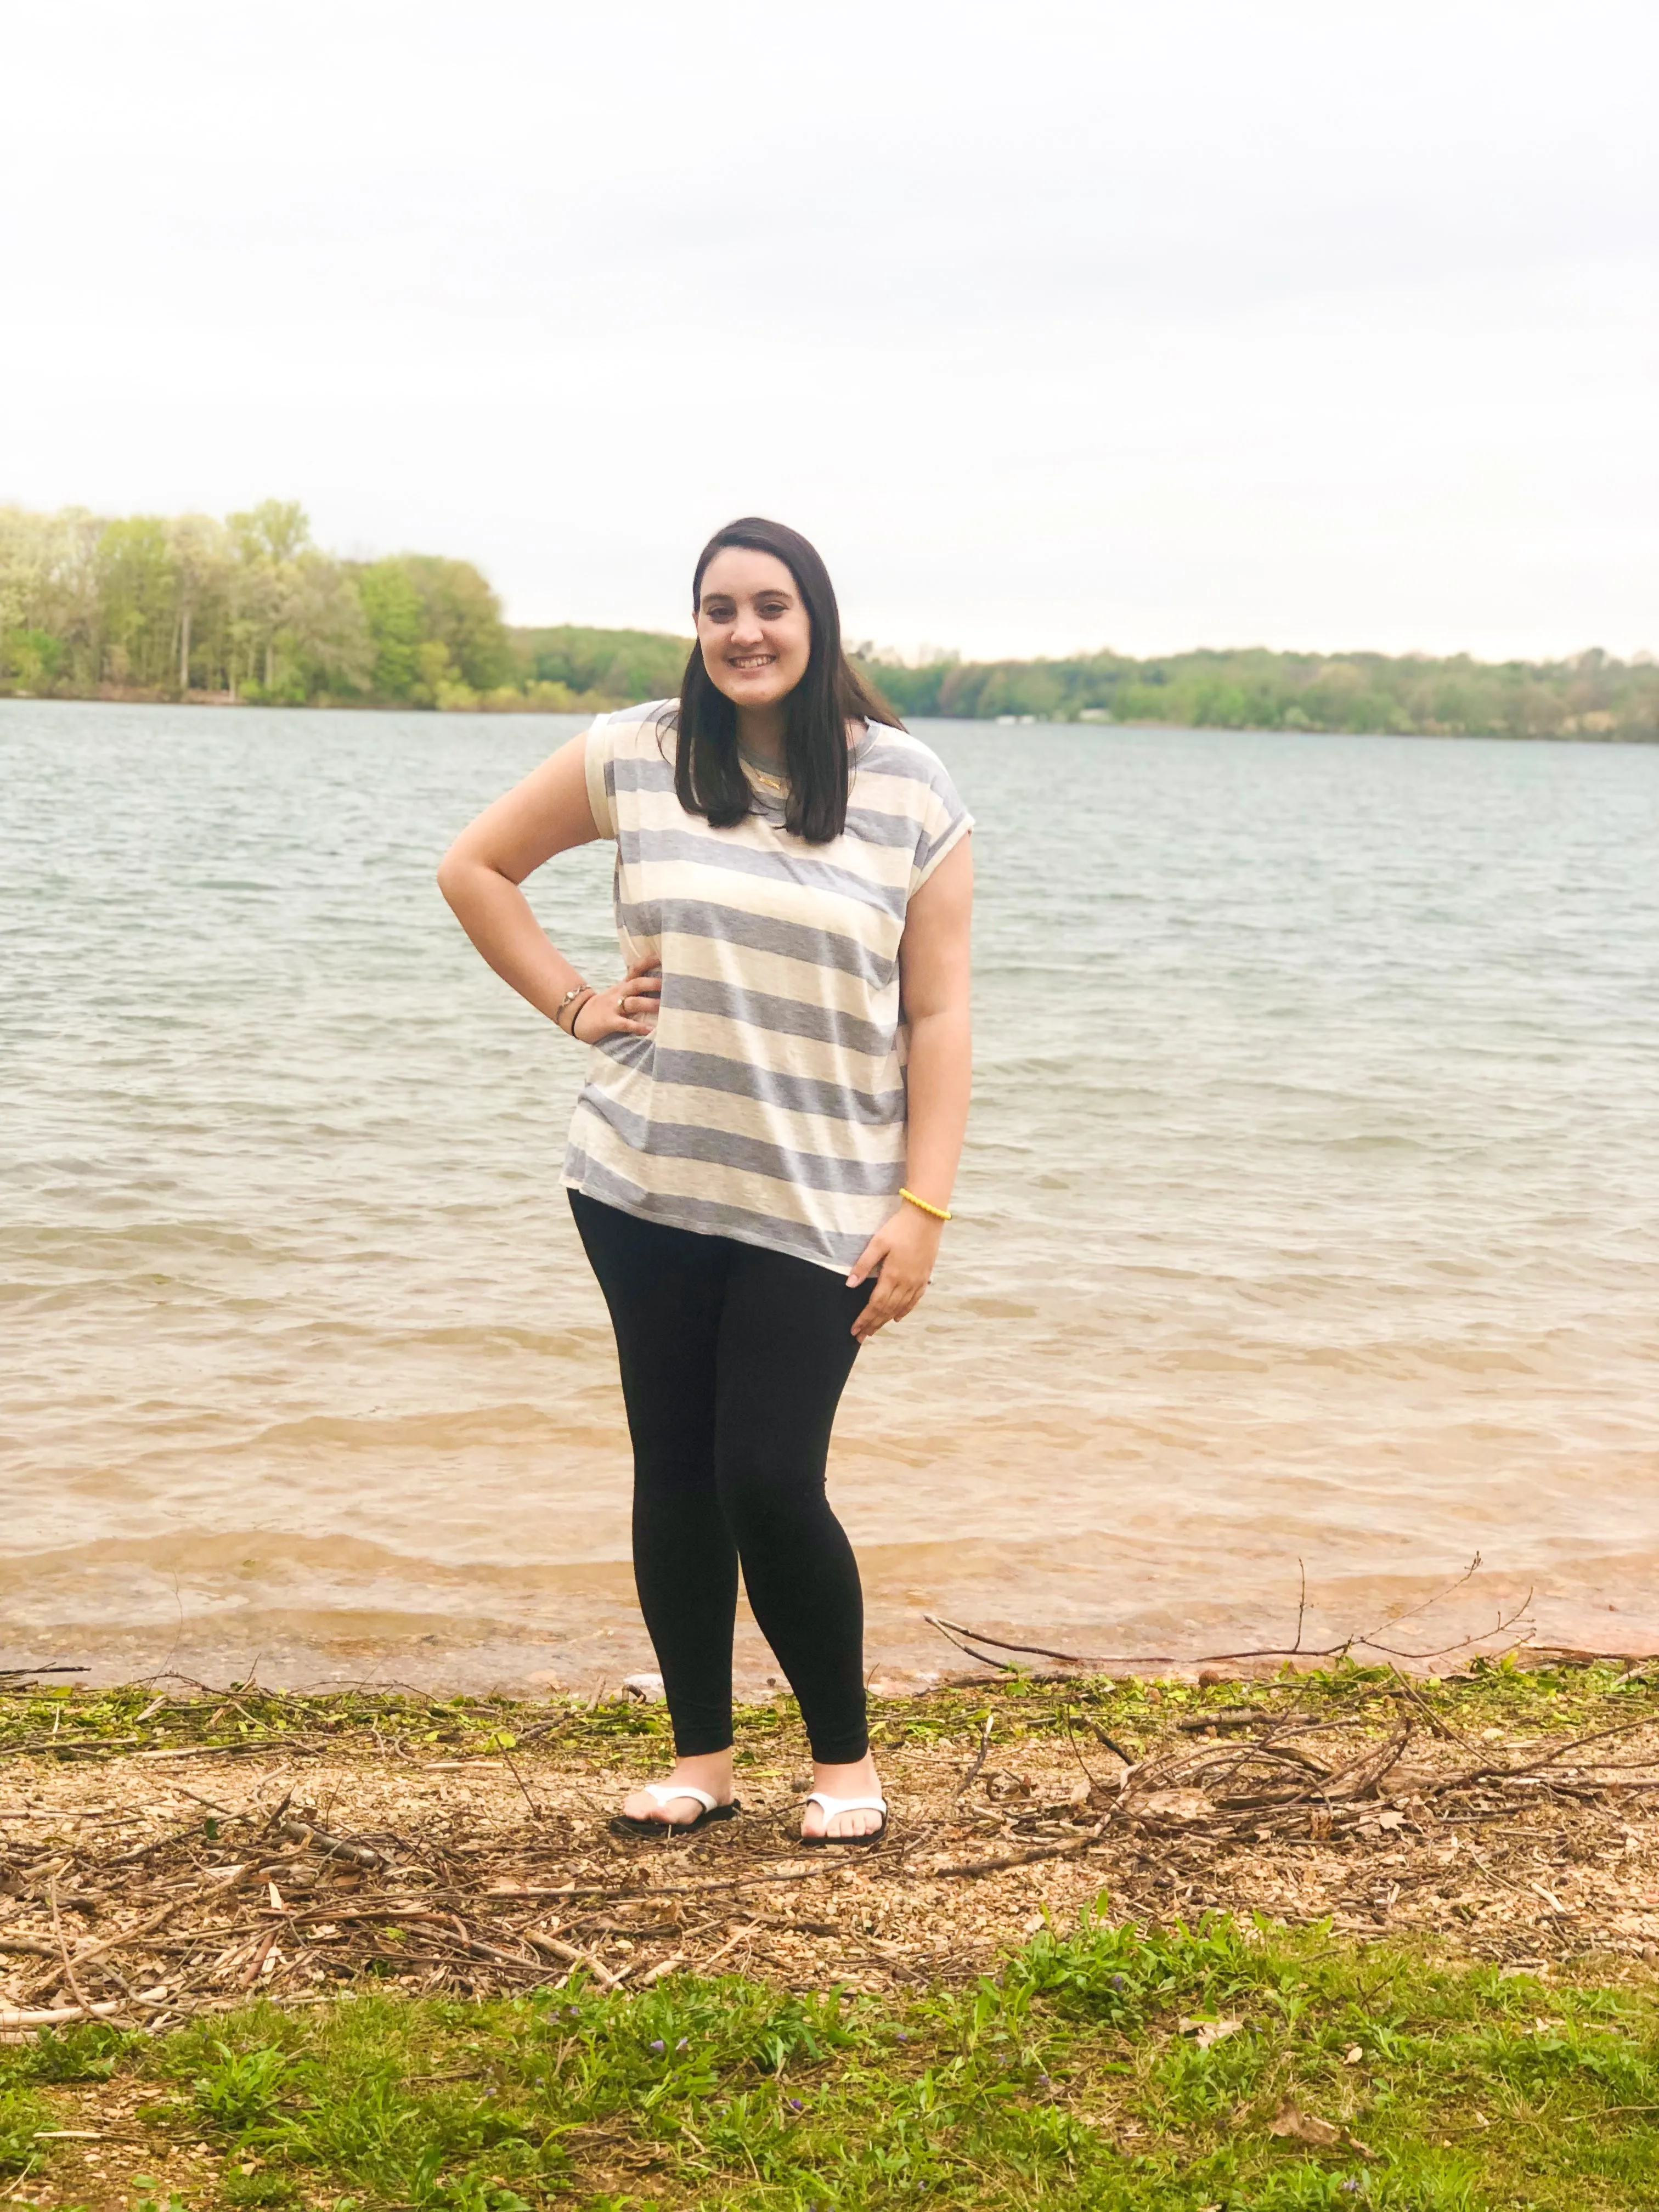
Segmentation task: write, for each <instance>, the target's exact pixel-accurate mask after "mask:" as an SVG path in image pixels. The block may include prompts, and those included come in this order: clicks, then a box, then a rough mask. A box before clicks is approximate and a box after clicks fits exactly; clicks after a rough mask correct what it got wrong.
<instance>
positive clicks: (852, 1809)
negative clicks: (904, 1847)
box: [806, 1790, 887, 1820]
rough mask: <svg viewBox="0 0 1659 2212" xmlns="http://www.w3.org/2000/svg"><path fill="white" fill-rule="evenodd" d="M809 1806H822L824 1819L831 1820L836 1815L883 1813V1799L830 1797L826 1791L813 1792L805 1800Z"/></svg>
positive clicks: (884, 1804)
mask: <svg viewBox="0 0 1659 2212" xmlns="http://www.w3.org/2000/svg"><path fill="white" fill-rule="evenodd" d="M806 1802H807V1803H808V1804H809V1805H822V1806H823V1811H824V1817H825V1818H826V1819H827V1820H834V1819H835V1817H836V1814H837V1813H884V1812H885V1811H886V1810H887V1800H886V1799H885V1798H884V1797H832V1796H830V1795H829V1791H828V1790H814V1791H813V1792H812V1794H811V1796H810V1797H809V1798H808V1799H807V1801H806Z"/></svg>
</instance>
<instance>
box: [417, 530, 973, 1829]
mask: <svg viewBox="0 0 1659 2212" xmlns="http://www.w3.org/2000/svg"><path fill="white" fill-rule="evenodd" d="M692 596H693V605H694V611H695V614H696V625H697V636H696V644H695V645H694V647H693V648H692V651H691V655H690V660H689V661H688V663H687V665H686V670H685V674H684V679H683V681H682V685H681V696H680V697H679V698H678V700H661V701H657V702H653V703H652V704H650V705H647V706H643V707H635V708H627V709H625V710H624V711H623V712H622V713H619V714H608V715H602V716H601V717H600V718H599V720H598V721H597V722H595V724H594V725H593V726H592V729H591V730H590V731H588V732H587V733H586V736H585V737H582V738H576V739H574V741H573V742H572V743H571V744H568V745H566V746H565V747H563V748H562V750H560V751H559V752H557V753H556V754H555V755H554V756H553V757H552V758H551V760H550V761H548V762H547V763H545V764H544V766H543V767H542V768H540V769H538V770H536V772H535V773H534V774H533V775H531V776H529V777H527V778H526V781H524V782H523V783H522V784H520V786H519V787H518V789H517V790H516V791H513V792H510V793H508V794H507V797H506V798H504V799H499V800H497V802H496V803H495V805H494V806H492V807H490V808H489V810H488V811H486V812H485V813H484V814H483V815H481V816H480V817H479V818H478V820H477V822H475V823H473V824H472V826H471V829H467V830H466V831H465V832H464V833H463V835H462V836H460V837H459V839H458V840H457V841H456V843H455V845H454V846H453V848H452V849H451V851H450V853H449V854H448V856H447V858H446V860H445V861H444V864H443V866H442V868H441V870H440V872H439V881H440V883H441V885H442V888H443V891H444V895H445V896H446V897H447V899H448V900H449V902H450V904H451V906H452V907H453V908H454V910H455V912H456V914H457V915H458V916H459V920H460V921H461V923H462V926H463V927H465V930H466V931H467V933H468V934H469V935H470V936H471V939H472V940H473V942H474V944H475V945H477V947H478V950H479V951H480V952H482V953H483V957H485V959H486V960H488V961H489V963H490V965H491V966H492V967H493V968H494V969H495V970H496V972H497V974H499V975H501V976H503V977H504V978H505V979H506V981H507V982H509V983H511V984H512V985H513V988H514V989H515V990H517V991H519V992H520V993H521V994H522V995H523V996H524V997H525V998H526V999H527V1000H529V1001H530V1003H531V1004H532V1006H536V1007H538V1009H539V1010H540V1011H541V1012H544V1014H546V1015H548V1016H549V1018H550V1019H552V1020H554V1021H556V1022H557V1023H558V1024H559V1025H560V1026H561V1028H562V1029H565V1030H568V1032H569V1033H570V1035H572V1036H576V1037H578V1038H579V1040H580V1042H583V1043H585V1044H587V1045H589V1046H590V1047H592V1054H591V1058H590V1061H589V1066H588V1070H587V1077H586V1082H585V1083H584V1084H583V1086H582V1090H581V1094H580V1097H579V1099H578V1100H577V1103H576V1110H575V1114H574V1118H573V1120H572V1123H571V1129H570V1143H569V1149H568V1153H567V1155H566V1160H565V1174H564V1180H565V1182H566V1184H567V1186H568V1188H569V1191H570V1204H571V1208H572V1211H573V1212H574V1215H575V1219H576V1225H577V1228H578V1230H579V1231H580V1236H581V1239H582V1243H583V1245H584V1247H585V1249H586V1252H587V1255H588V1258H589V1260H590V1261H592V1267H593V1271H594V1273H595V1274H596V1275H597V1277H598V1278H599V1286H600V1288H601V1290H602V1291H604V1293H605V1302H606V1304H607V1305H608V1306H609V1308H610V1310H611V1321H612V1323H613V1325H614V1328H615V1330H616V1336H617V1353H618V1358H619V1360H620V1364H621V1369H622V1383H623V1396H624V1399H625V1401H626V1403H627V1407H628V1419H629V1429H630V1431H631V1433H632V1437H633V1443H634V1473H635V1489H634V1565H635V1581H636V1583H637V1586H638V1589H639V1595H640V1602H641V1609H642V1610H643V1612H644V1614H645V1620H646V1625H647V1628H648V1629H649V1631H650V1633H651V1638H652V1642H653V1645H654V1646H655V1649H656V1652H657V1656H658V1658H659V1662H660V1664H661V1667H662V1673H663V1680H664V1684H665V1690H666V1693H667V1699H668V1704H669V1709H670V1711H671V1716H672V1718H673V1722H674V1737H675V1749H676V1752H677V1753H678V1759H677V1764H676V1765H675V1768H674V1771H673V1773H672V1774H671V1776H670V1777H669V1778H668V1780H667V1781H666V1782H665V1783H661V1784H656V1783H653V1784H647V1786H646V1787H645V1788H644V1789H642V1790H637V1791H635V1793H634V1795H633V1796H630V1797H629V1799H628V1801H627V1802H626V1803H625V1805H624V1807H623V1814H622V1815H621V1819H620V1822H619V1826H621V1827H622V1828H623V1831H624V1832H629V1833H632V1834H649V1833H653V1832H657V1831H658V1830H660V1829H661V1828H664V1827H676V1828H690V1827H700V1826H702V1825H703V1824H704V1823H705V1822H708V1821H710V1820H726V1819H730V1818H732V1816H733V1814H736V1813H737V1812H738V1810H739V1808H738V1803H737V1801H736V1799H735V1797H734V1796H733V1795H732V1628H733V1623H734V1620H735V1613H736V1606H737V1589H738V1565H739V1562H741V1565H742V1570H743V1576H744V1586H745V1588H746V1589H747V1592H748V1595H749V1601H750V1606H751V1607H752V1609H753V1612H754V1614H755V1618H756V1620H757V1622H758V1624H759V1626H760V1627H761V1629H762V1632H763V1634H764V1635H765V1637H766V1638H767V1640H768V1642H769V1644H771V1646H772V1649H773V1650H774V1651H775V1653H776V1654H777V1656H778V1660H779V1662H780V1664H781V1666H782V1668H783V1670H784V1673H785V1674H787V1677H788V1679H789V1681H790V1684H791V1686H792V1687H793V1689H794V1691H795V1693H796V1695H797V1697H798V1698H799V1701H800V1708H801V1715H802V1717H803V1719H804V1720H805V1723H806V1729H807V1734H808V1735H809V1737H810V1739H811V1747H812V1756H813V1762H814V1769H815V1772H814V1781H815V1788H814V1790H813V1793H812V1796H811V1798H809V1800H808V1802H807V1805H806V1808H805V1819H804V1823H803V1828H802V1836H803V1840H804V1841H805V1842H808V1843H812V1844H869V1843H873V1842H875V1841H877V1840H878V1838H879V1837H880V1836H881V1835H882V1833H883V1832H884V1829H885V1826H886V1820H887V1808H886V1804H885V1802H884V1799H883V1798H882V1796H881V1792H880V1785H879V1783H878V1778H877V1775H876V1771H875V1766H874V1764H873V1762H872V1759H871V1757H870V1744H869V1735H868V1731H867V1729H866V1723H865V1700H864V1664H863V1598H862V1594H861V1589H860V1580H859V1572H858V1566H857V1564H856V1562H855V1560H854V1557H853V1553H852V1548H851V1547H850V1545H849V1544H848V1540H847V1536H846V1534H845V1532H844V1530H843V1529H842V1526H841V1523H840V1522H839V1521H837V1519H836V1516H835V1515H834V1513H833V1512H832V1511H831V1510H830V1508H829V1500H828V1498H827V1497H826V1495H825V1491H824V1470H825V1462H826V1458H827V1455H828V1451H829V1432H830V1429H831V1426H832V1425H833V1423H834V1420H835V1415H836V1406H837V1404H838V1402H839V1401H840V1397H841V1394H842V1389H843V1388H844V1386H845V1384H846V1382H847V1379H848V1376H849V1374H850V1373H851V1371H852V1368H853V1364H854V1359H855V1358H856V1357H857V1354H858V1351H859V1347H860V1345H861V1344H862V1343H864V1342H865V1341H866V1340H867V1339H868V1338H870V1337H871V1336H873V1335H874V1334H876V1332H877V1331H878V1329H880V1328H883V1327H884V1326H885V1325H886V1324H887V1323H888V1322H898V1321H900V1320H902V1318H903V1316H905V1315H906V1314H907V1313H908V1312H909V1311H910V1310H912V1308H913V1307H914V1306H915V1304H916V1303H917V1301H918V1300H919V1299H920V1298H921V1296H922V1294H923V1292H924V1291H925V1290H926V1288H927V1282H928V1280H929V1278H930V1276H931V1274H932V1271H933V1263H934V1261H935V1259H936V1257H937V1255H938V1252H939V1239H940V1236H941V1234H942V1231H943V1229H944V1225H945V1223H946V1222H947V1221H948V1220H949V1219H950V1218H951V1216H950V1208H949V1197H950V1192H951V1185H952V1182H954V1179H955V1176H956V1170H957V1160H958V1158H959V1156H960V1153H961V1149H962V1139H963V1128H964V1126H965V1123H966V1120H967V1112H968V1095H969V1078H970V1071H969V1016H968V982H969V951H968V948H969V912H970V907H971V901H972V874H971V866H970V861H969V848H968V842H967V839H968V833H969V829H971V828H972V823H971V821H970V819H969V815H968V812H967V810H966V809H965V808H964V807H963V804H962V801H961V799H959V798H958V796H957V792H956V790H955V787H953V786H952V784H951V780H950V778H949V777H948V776H947V775H946V774H945V769H944V768H943V766H942V765H941V764H940V763H939V760H938V759H937V758H936V757H934V755H933V753H932V752H930V751H929V750H928V749H927V746H925V745H923V744H919V743H918V742H917V740H916V739H915V738H912V737H911V736H910V735H909V734H908V732H906V731H904V730H903V729H902V728H901V727H899V726H897V725H896V723H894V722H892V721H891V720H889V719H887V714H886V710H884V708H883V707H882V704H881V702H880V701H879V700H878V699H877V698H876V696H874V695H873V694H872V692H871V691H870V690H868V689H867V687H866V685H865V684H862V683H861V682H860V679H859V678H858V677H857V675H856V674H855V673H854V671H853V669H852V668H851V667H850V666H849V665H848V661H847V659H846V656H845V654H844V653H843V652H842V642H841V622H840V616H839V612H838V611H837V608H836V595H835V592H834V589H833V588H832V586H831V585H830V581H829V575H828V574H827V573H826V571H825V569H824V567H823V562H822V561H821V560H820V559H819V557H818V556H817V553H816V552H815V551H814V550H813V548H812V547H811V545H809V544H807V542H806V540H805V538H801V537H799V535H798V534H797V533H796V532H793V531H791V530H787V529H786V528H784V526H782V525H781V524H779V523H774V522H766V521H763V520H758V519H754V518H751V519H750V520H744V521H742V522H736V523H732V524H729V525H728V526H726V529H724V530H722V531H720V532H717V533H716V535H715V536H714V538H712V539H711V540H710V541H709V543H708V545H707V546H706V547H705V548H704V549H703V552H702V557H701V558H700V559H699V561H698V562H697V566H696V575H695V579H694V582H693V587H692ZM599 836H609V837H611V838H614V839H615V841H616V845H617V867H616V889H615V902H616V918H617V935H618V938H619V940H620V943H621V947H622V951H623V957H624V959H625V960H626V962H627V971H626V973H625V974H624V975H623V978H622V980H621V981H620V982H618V983H616V984H612V985H611V986H609V987H606V988H604V989H595V988H593V987H590V986H589V985H588V984H586V982H584V981H583V980H582V978H581V977H580V975H578V974H577V973H576V971H575V969H574V968H573V967H572V966H571V965H570V963H568V961H567V960H566V959H565V958H564V957H563V956H562V954H561V953H559V952H558V951H556V948H555V947H554V946H552V945H550V944H549V942H548V940H547V939H546V938H545V937H544V935H543V933H542V931H541V929H540V927H538V924H537V922H536V920H535V917H534V915H532V912H531V909H530V907H529V905H528V903H527V902H526V899H525V897H524V895H523V892H522V891H521V890H520V888H519V886H520V884H521V883H522V882H523V880H524V878H526V876H527V875H528V874H529V873H530V872H532V869H535V868H537V867H539V866H541V865H542V863H543V862H544V860H548V859H550V858H551V857H552V855H553V854H556V853H559V852H562V851H565V850H567V849H568V848H570V847H572V846H575V845H580V844H583V843H586V842H589V841H591V840H592V839H593V838H595V837H599Z"/></svg>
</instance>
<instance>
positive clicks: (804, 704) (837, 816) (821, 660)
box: [674, 514, 904, 845]
mask: <svg viewBox="0 0 1659 2212" xmlns="http://www.w3.org/2000/svg"><path fill="white" fill-rule="evenodd" d="M728 545H742V546H745V547H747V548H748V549H749V550H750V551H751V552H755V553H770V554H772V555H773V556H775V558H776V559H777V560H780V561H781V562H782V563H783V565H784V567H785V568H787V570H788V571H789V573H790V574H791V575H792V576H793V578H794V580H795V588H796V590H797V591H799V593H800V596H801V603H802V605H804V606H805V609H806V615H807V619H808V621H809V622H810V623H811V630H812V644H811V653H809V655H808V658H807V662H806V673H805V675H804V676H803V677H802V678H801V679H800V682H799V684H796V686H795V688H794V690H793V691H792V692H791V693H790V694H789V698H788V720H787V725H786V728H785V734H784V743H783V757H784V767H785V769H786V771H787V775H788V778H789V795H788V797H787V799H786V801H785V802H784V815H783V820H784V827H785V828H786V829H788V830H790V831H792V832H793V835H794V836H797V837H804V838H805V840H806V842H807V843H808V844H810V845H827V844H829V842H831V841H832V839H834V838H836V837H839V836H841V834H842V830H843V829H846V827H847V792H848V781H849V775H848V762H847V725H848V722H850V721H855V720H858V719H859V718H860V717H863V718H864V719H865V720H868V721H872V722H884V723H887V724H888V725H889V726H893V727H896V728H898V729H902V728H903V726H904V725H903V723H902V722H901V721H900V720H899V719H898V716H897V715H896V714H895V713H894V712H893V710H892V708H890V706H889V705H888V704H887V702H886V701H885V700H884V698H883V697H882V696H881V695H880V693H879V692H878V691H877V690H874V689H873V688H872V686H871V685H870V684H866V682H865V680H864V678H862V677H861V676H860V674H859V672H858V671H857V670H856V669H855V668H854V666H853V665H852V663H851V662H850V661H849V660H848V658H847V655H846V653H844V652H843V651H842V642H841V610H840V608H839V607H837V605H836V588H835V586H834V585H833V584H832V583H831V582H830V581H829V570H828V569H827V568H825V567H824V565H823V561H822V559H821V558H820V557H819V556H818V553H817V549H816V548H815V547H813V546H811V545H809V544H807V542H806V540H805V538H803V537H802V536H801V534H800V532H799V531H798V530H791V529H789V528H787V526H785V525H784V524H783V523H781V522H768V521H766V520H763V518H762V517H761V516H759V515H756V514H749V515H744V517H743V518H742V520H739V521H737V522H728V523H727V524H726V527H725V529H724V530H717V531H716V532H714V536H713V537H712V538H710V539H709V541H708V544H707V545H705V546H704V547H703V549H702V552H701V553H700V554H699V555H698V556H697V568H696V574H695V575H694V576H693V578H692V580H691V608H692V612H693V613H694V614H695V613H696V611H697V609H698V608H699V606H700V605H702V579H703V572H704V571H705V570H706V569H707V568H708V564H709V562H711V561H712V560H713V559H714V556H715V555H716V554H717V553H719V552H721V551H723V550H725V548H726V546H728ZM674 790H675V793H676V795H677V796H678V799H679V802H680V805H682V806H683V807H684V808H685V810H686V811H687V812H688V813H689V814H701V815H703V816H705V817H707V819H708V821H710V822H711V823H713V824H714V827H715V829H730V828H731V826H732V823H734V822H741V821H742V819H743V817H744V815H745V814H747V813H749V812H750V809H751V808H752V806H753V804H754V793H752V792H751V790H750V786H749V779H748V777H747V776H746V775H744V772H743V763H742V762H741V761H739V759H738V710H737V708H736V707H735V706H733V704H732V702H731V700H729V699H728V698H727V697H726V694H725V693H724V692H723V691H722V690H720V689H719V687H718V686H717V685H716V684H715V683H714V679H713V678H712V677H711V676H710V675H709V673H708V670H707V669H706V668H705V667H704V666H703V662H702V646H701V644H695V645H693V647H691V658H690V659H689V660H688V661H687V662H686V664H685V674H684V678H682V680H681V684H680V711H679V738H678V744H677V746H676V749H675V754H674Z"/></svg>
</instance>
